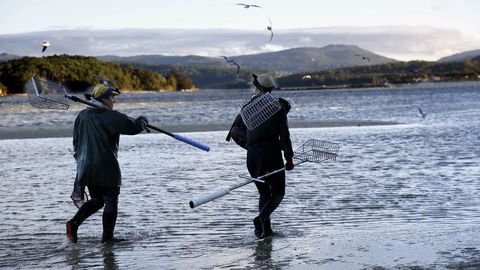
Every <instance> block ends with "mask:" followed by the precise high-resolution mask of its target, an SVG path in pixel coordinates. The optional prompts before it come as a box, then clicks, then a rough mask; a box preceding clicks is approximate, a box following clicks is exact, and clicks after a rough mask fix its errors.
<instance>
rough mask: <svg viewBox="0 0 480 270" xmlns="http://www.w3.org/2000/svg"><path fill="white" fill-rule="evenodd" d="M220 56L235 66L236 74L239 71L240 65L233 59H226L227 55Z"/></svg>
mask: <svg viewBox="0 0 480 270" xmlns="http://www.w3.org/2000/svg"><path fill="white" fill-rule="evenodd" d="M222 57H223V58H224V59H225V61H227V63H229V64H230V65H232V66H236V67H237V74H238V73H240V65H239V64H238V63H237V62H235V61H234V60H230V59H228V57H226V56H223V55H222Z"/></svg>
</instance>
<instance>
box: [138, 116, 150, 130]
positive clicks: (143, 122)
mask: <svg viewBox="0 0 480 270" xmlns="http://www.w3.org/2000/svg"><path fill="white" fill-rule="evenodd" d="M136 121H137V123H138V124H139V125H140V126H141V127H142V128H143V130H145V131H147V132H148V133H150V130H149V129H148V128H147V125H148V119H147V118H146V117H145V116H140V117H138V118H137V120H136Z"/></svg>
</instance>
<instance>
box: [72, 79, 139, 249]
mask: <svg viewBox="0 0 480 270" xmlns="http://www.w3.org/2000/svg"><path fill="white" fill-rule="evenodd" d="M119 94H120V91H119V90H118V89H115V88H112V87H109V86H107V85H103V84H98V85H96V86H95V87H94V89H93V92H92V94H91V95H89V96H88V97H87V98H89V99H91V102H92V103H93V104H92V105H94V107H89V108H86V109H84V110H82V111H81V112H80V113H79V114H78V116H77V118H76V119H75V124H74V129H73V150H74V157H75V160H76V163H77V178H76V183H75V185H76V187H75V190H78V189H77V185H78V186H80V187H82V188H83V187H85V186H86V187H87V188H88V191H89V193H90V197H91V198H90V200H88V201H87V202H85V203H83V204H82V205H81V206H80V208H79V209H78V211H77V213H76V214H75V216H74V217H73V218H72V219H70V220H69V221H68V222H67V224H66V231H67V238H68V239H69V241H70V242H72V243H76V242H77V241H78V237H77V231H78V228H79V226H80V225H81V224H82V222H83V221H85V220H86V219H87V218H88V217H90V216H91V215H92V214H94V213H96V212H97V211H98V210H100V209H101V208H102V207H104V206H105V208H104V210H103V216H102V224H103V235H102V243H104V242H107V243H111V242H116V241H118V240H120V239H117V238H114V237H113V232H114V229H115V224H116V221H117V211H118V196H119V194H120V185H121V183H122V182H121V172H120V166H119V164H118V160H117V153H118V146H119V139H120V134H127V135H135V134H139V133H140V132H142V131H143V130H147V131H148V129H147V125H148V120H147V119H146V118H145V117H143V116H140V117H138V118H137V119H133V118H130V117H128V116H126V115H125V114H123V113H120V112H118V111H115V110H113V106H114V103H115V96H117V95H119ZM75 190H74V192H75ZM82 195H83V194H82Z"/></svg>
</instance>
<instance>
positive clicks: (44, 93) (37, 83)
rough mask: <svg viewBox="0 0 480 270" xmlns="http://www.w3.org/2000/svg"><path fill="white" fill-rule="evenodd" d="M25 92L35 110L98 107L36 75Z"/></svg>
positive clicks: (187, 140) (197, 144)
mask: <svg viewBox="0 0 480 270" xmlns="http://www.w3.org/2000/svg"><path fill="white" fill-rule="evenodd" d="M25 91H26V92H27V94H28V98H29V100H30V104H31V105H32V106H33V107H35V108H40V109H57V110H58V109H63V110H68V108H69V107H70V103H69V102H68V101H69V100H72V101H74V102H79V103H83V104H85V105H88V106H92V107H98V105H96V104H93V103H91V102H88V101H86V100H83V99H81V98H79V97H77V96H72V95H68V94H67V91H66V89H65V87H63V85H61V84H59V83H57V82H53V81H50V80H44V79H40V78H38V77H37V76H36V75H34V76H32V77H31V78H30V79H29V80H28V81H27V83H26V84H25ZM145 127H146V128H148V129H153V130H155V131H158V132H160V133H163V134H166V135H168V136H170V137H172V138H174V139H176V140H178V141H181V142H184V143H186V144H189V145H191V146H194V147H196V148H198V149H201V150H204V151H207V152H208V151H210V147H209V146H208V145H205V144H202V143H200V142H197V141H194V140H192V139H190V138H187V137H185V136H182V135H179V134H174V133H171V132H168V131H166V130H163V129H161V128H158V127H156V126H152V125H150V124H148V123H146V124H145Z"/></svg>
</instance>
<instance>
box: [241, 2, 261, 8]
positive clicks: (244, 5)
mask: <svg viewBox="0 0 480 270" xmlns="http://www.w3.org/2000/svg"><path fill="white" fill-rule="evenodd" d="M237 5H238V6H243V7H244V8H250V7H256V8H262V7H261V6H258V5H250V4H244V3H238V4H237Z"/></svg>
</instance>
